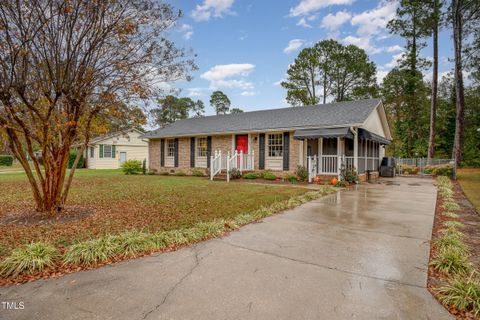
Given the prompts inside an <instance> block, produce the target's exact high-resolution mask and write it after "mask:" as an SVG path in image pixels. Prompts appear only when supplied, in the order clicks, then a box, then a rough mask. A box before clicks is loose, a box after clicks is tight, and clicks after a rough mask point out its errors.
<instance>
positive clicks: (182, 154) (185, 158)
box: [178, 138, 190, 169]
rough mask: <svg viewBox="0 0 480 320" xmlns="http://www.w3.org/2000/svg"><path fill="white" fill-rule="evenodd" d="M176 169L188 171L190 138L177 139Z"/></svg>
mask: <svg viewBox="0 0 480 320" xmlns="http://www.w3.org/2000/svg"><path fill="white" fill-rule="evenodd" d="M178 167H179V168H182V169H190V138H178Z"/></svg>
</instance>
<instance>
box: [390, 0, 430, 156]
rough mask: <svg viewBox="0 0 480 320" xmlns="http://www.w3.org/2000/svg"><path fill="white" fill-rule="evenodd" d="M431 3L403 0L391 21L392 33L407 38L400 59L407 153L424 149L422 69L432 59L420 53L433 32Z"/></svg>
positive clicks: (410, 153)
mask: <svg viewBox="0 0 480 320" xmlns="http://www.w3.org/2000/svg"><path fill="white" fill-rule="evenodd" d="M428 23H429V5H428V3H427V2H426V1H422V0H401V1H400V6H399V8H398V9H397V18H396V19H393V20H391V21H389V23H388V25H387V28H388V29H389V30H390V32H391V33H394V34H397V35H400V36H401V37H403V38H405V40H406V55H405V56H404V59H402V60H401V61H400V68H401V69H402V70H406V72H405V73H404V74H403V75H404V76H405V77H406V79H405V80H406V86H405V101H404V103H405V108H406V113H405V118H404V119H403V121H404V122H405V124H404V126H405V132H404V134H405V138H406V140H405V143H406V145H405V152H406V156H415V155H417V154H423V153H426V150H425V152H424V150H423V146H422V147H420V145H421V142H423V141H421V140H420V139H419V137H420V136H421V134H422V132H421V131H423V123H422V122H423V116H424V113H422V109H423V108H424V106H425V85H424V82H423V75H422V72H421V70H422V69H424V68H426V67H427V66H428V61H427V60H426V59H424V58H421V57H420V50H421V49H423V48H424V47H425V46H426V44H425V40H424V39H425V37H427V36H428V35H429V32H430V28H429V24H428Z"/></svg>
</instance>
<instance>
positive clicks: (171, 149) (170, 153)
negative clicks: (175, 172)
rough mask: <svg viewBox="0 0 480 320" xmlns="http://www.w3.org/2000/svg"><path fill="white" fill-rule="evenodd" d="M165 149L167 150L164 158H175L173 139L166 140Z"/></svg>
mask: <svg viewBox="0 0 480 320" xmlns="http://www.w3.org/2000/svg"><path fill="white" fill-rule="evenodd" d="M165 147H166V148H167V150H166V151H167V152H165V154H166V156H167V157H169V158H173V157H175V139H167V143H166V144H165Z"/></svg>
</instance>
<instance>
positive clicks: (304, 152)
mask: <svg viewBox="0 0 480 320" xmlns="http://www.w3.org/2000/svg"><path fill="white" fill-rule="evenodd" d="M307 147H308V140H307V139H303V166H304V167H308V160H307Z"/></svg>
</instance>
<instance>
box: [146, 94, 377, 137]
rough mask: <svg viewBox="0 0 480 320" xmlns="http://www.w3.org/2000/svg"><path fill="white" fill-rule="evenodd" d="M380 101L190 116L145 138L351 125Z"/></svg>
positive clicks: (148, 134)
mask: <svg viewBox="0 0 480 320" xmlns="http://www.w3.org/2000/svg"><path fill="white" fill-rule="evenodd" d="M380 102H381V100H380V99H367V100H358V101H346V102H338V103H329V104H320V105H315V106H308V107H290V108H281V109H272V110H259V111H251V112H244V113H238V114H227V115H218V116H208V117H199V118H190V119H186V120H179V121H176V122H174V123H172V124H170V125H168V126H167V127H165V128H161V129H157V130H152V131H150V132H148V133H146V134H145V135H144V136H143V138H147V139H152V138H165V137H175V136H193V135H202V134H218V133H234V132H258V131H262V130H265V131H271V130H276V129H299V128H312V127H317V128H320V127H337V126H344V127H345V126H352V125H358V124H362V123H363V122H365V120H366V119H367V118H368V116H369V115H370V114H371V113H372V111H373V110H374V109H375V108H376V107H377V106H378V104H379V103H380Z"/></svg>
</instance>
